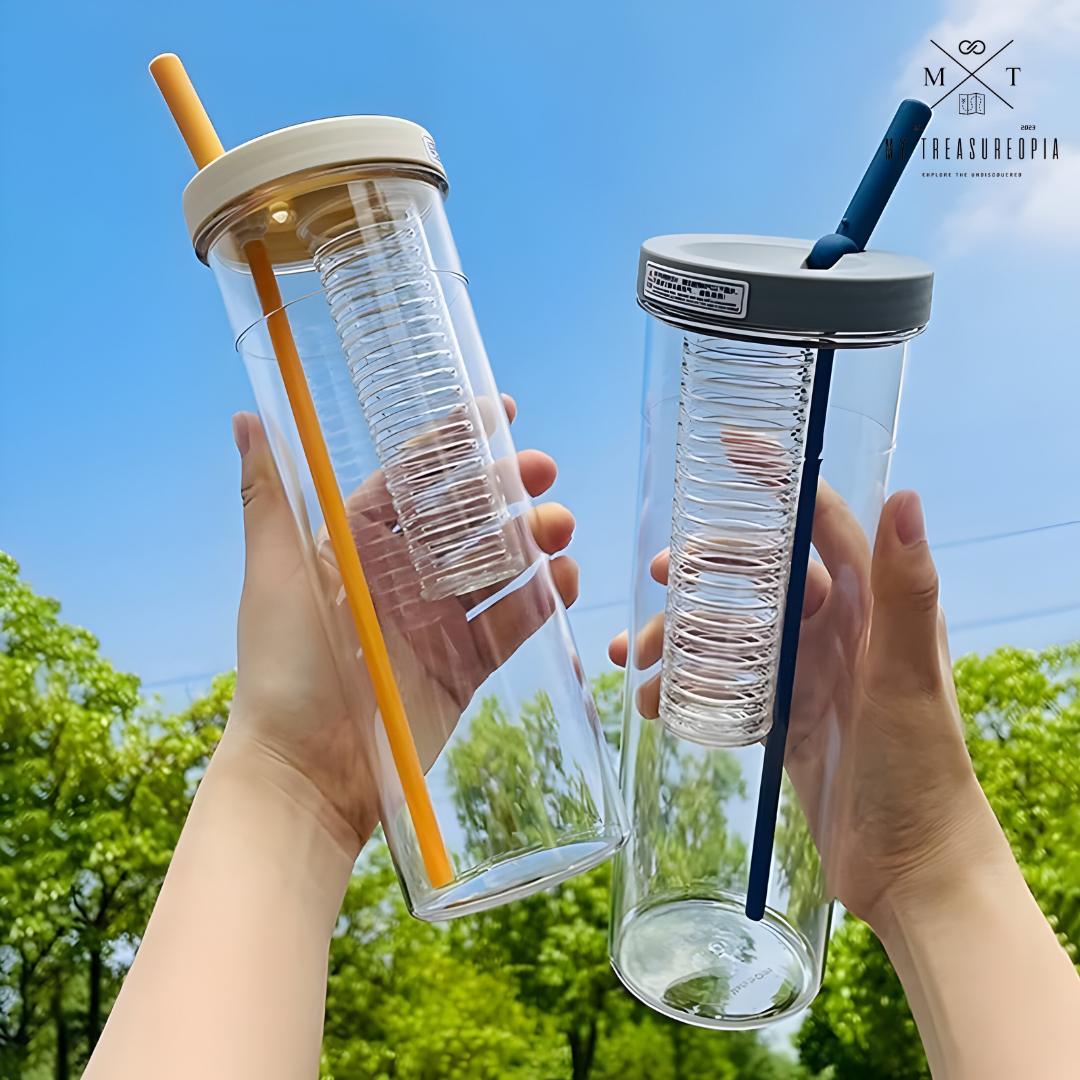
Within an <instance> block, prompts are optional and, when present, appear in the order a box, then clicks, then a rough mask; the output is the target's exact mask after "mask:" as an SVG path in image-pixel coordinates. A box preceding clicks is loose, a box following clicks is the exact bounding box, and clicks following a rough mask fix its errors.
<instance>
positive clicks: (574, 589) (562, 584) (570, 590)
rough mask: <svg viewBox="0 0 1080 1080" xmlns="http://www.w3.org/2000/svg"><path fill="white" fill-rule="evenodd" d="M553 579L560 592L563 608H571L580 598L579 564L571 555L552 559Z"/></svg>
mask: <svg viewBox="0 0 1080 1080" xmlns="http://www.w3.org/2000/svg"><path fill="white" fill-rule="evenodd" d="M551 579H552V581H554V582H555V588H556V589H558V590H559V595H560V596H561V597H562V602H563V607H569V606H570V605H571V604H572V603H573V602H574V601H575V600H576V599H577V598H578V579H579V571H578V564H577V563H576V562H575V561H574V560H573V559H571V558H570V556H569V555H560V556H559V557H558V558H556V559H552V560H551Z"/></svg>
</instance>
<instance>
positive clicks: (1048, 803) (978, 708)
mask: <svg viewBox="0 0 1080 1080" xmlns="http://www.w3.org/2000/svg"><path fill="white" fill-rule="evenodd" d="M953 673H954V676H955V680H956V691H957V697H958V699H959V702H960V711H961V714H962V716H963V720H964V730H965V737H966V740H967V745H968V750H969V752H970V754H971V760H972V763H973V764H974V766H975V773H976V775H977V776H978V778H979V783H980V784H981V785H982V788H983V791H985V792H986V797H987V799H988V800H989V802H990V805H991V806H992V807H993V810H994V813H995V814H996V815H997V819H998V821H999V822H1000V823H1001V827H1002V829H1003V830H1004V832H1005V835H1006V837H1007V838H1008V841H1009V844H1010V846H1011V847H1012V851H1013V854H1014V855H1015V857H1016V860H1017V862H1018V863H1019V865H1020V870H1021V872H1022V873H1023V875H1024V879H1025V880H1026V881H1027V884H1028V887H1029V888H1030V889H1031V891H1032V894H1033V895H1034V897H1035V899H1036V900H1037V901H1038V903H1039V906H1040V907H1041V908H1042V910H1043V912H1044V913H1045V915H1046V917H1047V919H1048V920H1049V921H1050V924H1051V926H1053V927H1054V929H1055V931H1056V932H1057V935H1058V940H1059V941H1060V942H1061V944H1062V945H1063V946H1064V948H1065V950H1066V952H1067V953H1068V954H1069V956H1070V957H1071V958H1072V960H1073V963H1076V962H1077V959H1078V948H1080V756H1078V755H1077V753H1076V748H1077V746H1078V745H1080V642H1073V643H1070V644H1068V645H1062V646H1054V647H1052V648H1049V649H1044V650H1043V651H1042V652H1032V651H1029V650H1025V649H1014V648H1010V647H1004V648H1000V649H997V650H995V651H994V652H992V653H990V654H989V655H988V656H985V657H978V656H975V655H971V656H965V657H962V658H961V659H960V660H959V661H957V663H956V665H955V667H954V672H953ZM798 1045H799V1052H800V1056H801V1058H802V1060H803V1061H804V1062H805V1063H806V1064H807V1065H809V1066H810V1067H811V1068H814V1069H822V1068H824V1067H825V1066H826V1065H832V1066H833V1068H834V1076H835V1080H847V1078H848V1077H875V1078H881V1080H909V1078H910V1080H920V1078H922V1077H926V1076H928V1075H929V1072H928V1069H927V1065H926V1058H925V1055H924V1053H923V1050H922V1044H921V1043H920V1042H919V1038H918V1033H917V1031H916V1028H915V1024H914V1021H913V1019H912V1017H911V1010H910V1009H909V1008H908V1005H907V1001H906V999H905V998H904V995H903V990H902V988H901V986H900V980H899V979H898V977H897V975H896V972H895V971H894V970H893V968H892V965H891V964H890V963H889V959H888V956H887V955H886V954H885V950H884V948H883V947H882V946H881V943H880V942H879V941H878V940H877V938H876V937H875V936H874V934H873V932H872V931H871V930H870V928H869V927H868V926H866V925H865V924H863V923H861V922H859V921H858V920H856V919H853V918H852V917H850V916H848V917H847V918H846V919H845V922H844V924H843V925H842V927H841V928H840V930H839V931H838V932H837V933H836V934H835V935H834V937H833V940H832V942H831V944H830V948H829V970H828V972H827V974H826V977H825V984H824V988H823V990H822V993H821V994H820V995H819V996H818V998H817V1000H816V1001H815V1002H814V1004H813V1006H812V1007H811V1011H810V1015H809V1016H808V1018H807V1020H806V1021H805V1023H804V1025H803V1027H802V1029H801V1030H800V1032H799V1036H798Z"/></svg>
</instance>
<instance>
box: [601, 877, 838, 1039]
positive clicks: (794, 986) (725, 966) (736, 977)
mask: <svg viewBox="0 0 1080 1080" xmlns="http://www.w3.org/2000/svg"><path fill="white" fill-rule="evenodd" d="M744 904H745V898H744V897H741V896H724V895H720V896H718V897H716V898H708V899H703V898H682V899H673V900H669V901H666V902H662V903H660V904H655V903H654V904H651V905H650V906H649V907H647V908H644V909H642V908H637V909H635V910H634V911H631V912H630V913H629V914H628V915H627V916H626V917H625V919H624V920H623V925H622V927H621V928H620V930H619V932H618V936H617V938H616V940H615V945H614V948H613V950H612V966H613V967H614V968H615V972H616V974H617V975H618V976H619V978H620V979H621V980H622V982H623V983H624V984H625V986H626V988H627V989H628V990H629V991H630V992H631V993H632V994H633V995H634V996H635V997H637V998H639V999H640V1000H641V1001H643V1002H644V1003H645V1004H646V1005H648V1006H649V1007H650V1008H652V1009H655V1010H656V1011H657V1012H660V1013H663V1014H664V1015H665V1016H670V1017H672V1018H673V1019H675V1020H680V1021H682V1022H683V1023H684V1024H693V1025H695V1026H697V1027H706V1028H727V1029H746V1028H756V1027H763V1026H765V1025H766V1024H770V1023H772V1022H774V1021H776V1020H777V1019H779V1018H780V1017H783V1016H786V1015H789V1014H791V1013H795V1012H797V1011H798V1010H800V1009H802V1008H804V1007H805V1006H806V1005H808V1004H809V1003H810V1002H811V1001H812V1000H813V998H814V995H815V994H816V993H817V991H818V988H819V986H820V985H821V973H820V970H819V967H818V964H817V963H816V961H815V959H814V956H813V953H812V951H811V949H810V947H809V945H808V944H807V943H806V941H804V940H803V938H802V936H801V935H800V934H798V933H797V932H796V931H795V930H793V929H792V928H791V927H790V926H789V925H788V924H787V923H786V922H785V921H784V920H783V919H781V918H780V917H779V916H778V915H776V914H775V913H774V912H772V911H766V913H765V917H764V918H763V919H762V920H761V922H753V921H751V920H750V919H748V918H747V917H746V914H745V912H744V910H743V905H744Z"/></svg>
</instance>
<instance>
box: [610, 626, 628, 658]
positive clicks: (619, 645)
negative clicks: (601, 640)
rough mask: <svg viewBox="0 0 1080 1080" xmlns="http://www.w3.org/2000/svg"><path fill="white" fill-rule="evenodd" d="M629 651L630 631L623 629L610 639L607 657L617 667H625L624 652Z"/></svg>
mask: <svg viewBox="0 0 1080 1080" xmlns="http://www.w3.org/2000/svg"><path fill="white" fill-rule="evenodd" d="M629 651H630V632H629V631H628V630H624V631H623V632H622V633H621V634H616V635H615V637H613V638H612V639H611V642H610V644H609V645H608V647H607V654H608V659H609V660H610V661H611V662H612V663H613V664H616V665H618V666H619V667H626V654H627V653H628V652H629Z"/></svg>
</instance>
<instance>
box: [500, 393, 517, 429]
mask: <svg viewBox="0 0 1080 1080" xmlns="http://www.w3.org/2000/svg"><path fill="white" fill-rule="evenodd" d="M502 403H503V408H504V409H505V410H506V419H507V420H509V421H510V423H511V424H512V423H513V422H514V417H515V416H517V402H516V401H515V400H514V399H513V398H512V397H511V396H510V395H509V394H503V395H502Z"/></svg>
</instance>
